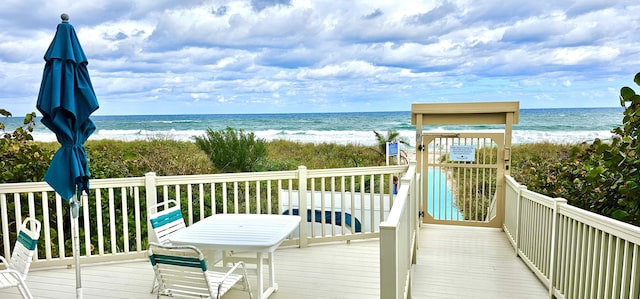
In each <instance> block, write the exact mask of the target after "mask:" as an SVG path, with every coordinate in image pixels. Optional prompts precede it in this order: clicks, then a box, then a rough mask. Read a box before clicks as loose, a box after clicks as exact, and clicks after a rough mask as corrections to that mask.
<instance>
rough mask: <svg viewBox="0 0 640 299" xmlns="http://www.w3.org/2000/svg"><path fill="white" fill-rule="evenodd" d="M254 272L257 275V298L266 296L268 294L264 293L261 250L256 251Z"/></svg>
mask: <svg viewBox="0 0 640 299" xmlns="http://www.w3.org/2000/svg"><path fill="white" fill-rule="evenodd" d="M256 259H257V261H256V272H257V273H256V274H257V276H258V292H259V293H258V298H259V299H264V298H267V297H268V296H269V295H266V296H265V294H264V291H265V290H264V279H263V277H262V252H258V253H257V254H256Z"/></svg>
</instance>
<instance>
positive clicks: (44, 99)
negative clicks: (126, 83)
mask: <svg viewBox="0 0 640 299" xmlns="http://www.w3.org/2000/svg"><path fill="white" fill-rule="evenodd" d="M68 19H69V18H68V16H67V15H64V14H63V15H62V23H60V24H58V27H57V30H56V35H55V36H54V38H53V41H52V42H51V45H50V46H49V49H48V50H47V52H46V53H45V55H44V60H45V62H46V64H45V67H44V71H43V74H42V83H41V85H40V93H39V94H38V102H37V104H36V108H38V110H39V111H40V112H41V113H42V123H43V124H44V125H45V126H47V128H49V129H50V130H51V131H53V132H54V133H55V134H56V138H57V139H58V142H60V145H61V147H60V149H59V150H58V151H57V152H56V153H55V155H54V156H53V159H52V160H51V164H50V165H49V169H48V170H47V173H46V174H45V177H44V180H45V181H46V182H47V183H48V184H49V185H50V186H51V187H52V188H53V189H54V190H55V191H56V192H57V193H58V194H60V196H61V197H62V198H64V199H65V200H70V199H71V198H72V197H73V196H74V195H75V194H76V192H79V191H83V190H84V191H86V192H87V194H88V193H89V176H90V173H89V163H88V161H87V153H86V152H85V149H84V143H85V141H87V139H88V138H89V136H90V135H91V134H92V133H93V131H95V129H96V126H95V124H94V123H93V121H92V120H91V119H89V116H90V115H91V113H93V112H94V111H96V110H97V109H98V107H99V105H98V99H97V98H96V95H95V92H94V91H93V86H92V84H91V79H90V78H89V72H88V71H87V63H88V61H87V57H86V56H85V54H84V51H83V50H82V47H81V46H80V42H79V41H78V37H77V35H76V32H75V29H74V28H73V26H71V24H69V23H68Z"/></svg>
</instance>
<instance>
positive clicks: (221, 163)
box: [195, 127, 267, 172]
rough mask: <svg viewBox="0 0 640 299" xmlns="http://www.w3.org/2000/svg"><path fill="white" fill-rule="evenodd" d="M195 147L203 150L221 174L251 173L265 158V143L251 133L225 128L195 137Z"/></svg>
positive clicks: (210, 130)
mask: <svg viewBox="0 0 640 299" xmlns="http://www.w3.org/2000/svg"><path fill="white" fill-rule="evenodd" d="M195 139H196V145H197V146H198V147H199V148H200V149H201V150H203V151H204V152H205V153H206V155H207V157H209V160H210V161H211V163H213V166H214V167H215V168H216V169H218V170H219V171H221V172H252V171H256V170H257V169H258V168H259V165H260V163H261V162H264V161H265V159H266V157H267V148H266V145H265V144H266V141H265V140H264V139H260V138H256V137H255V135H254V134H253V132H251V133H245V131H244V130H234V129H233V128H231V127H227V128H226V129H224V130H218V131H214V130H212V129H207V132H206V133H205V135H204V136H195Z"/></svg>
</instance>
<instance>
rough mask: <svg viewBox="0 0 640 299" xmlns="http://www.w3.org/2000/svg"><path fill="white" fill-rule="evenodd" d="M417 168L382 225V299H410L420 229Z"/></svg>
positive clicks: (410, 171) (403, 182) (411, 168)
mask: <svg viewBox="0 0 640 299" xmlns="http://www.w3.org/2000/svg"><path fill="white" fill-rule="evenodd" d="M417 181H418V180H417V178H416V165H415V163H411V164H410V166H409V169H408V170H407V172H406V173H405V175H404V176H403V177H402V178H401V179H400V188H399V190H398V194H397V195H396V197H395V198H394V201H395V202H394V205H393V207H392V208H391V211H389V215H388V217H387V219H386V220H385V221H384V222H382V223H380V298H384V299H391V298H394V299H400V298H409V297H410V294H411V289H410V288H411V267H412V265H413V264H415V262H416V260H415V255H416V250H417V235H418V227H419V217H418V209H417V203H418V196H417V193H416V190H417V188H416V185H417V183H416V182H417Z"/></svg>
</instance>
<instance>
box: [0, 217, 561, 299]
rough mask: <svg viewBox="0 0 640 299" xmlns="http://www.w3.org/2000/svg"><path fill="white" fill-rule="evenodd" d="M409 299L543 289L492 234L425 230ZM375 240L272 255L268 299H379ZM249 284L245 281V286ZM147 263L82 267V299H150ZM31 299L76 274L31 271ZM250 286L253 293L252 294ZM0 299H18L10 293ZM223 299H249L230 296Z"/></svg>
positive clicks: (53, 291)
mask: <svg viewBox="0 0 640 299" xmlns="http://www.w3.org/2000/svg"><path fill="white" fill-rule="evenodd" d="M420 247H421V248H420V250H419V252H418V264H417V265H416V266H415V270H414V271H415V272H414V280H413V291H412V295H413V298H549V296H548V294H547V291H546V289H545V288H544V286H543V285H542V284H541V283H540V282H539V281H538V280H537V278H536V277H535V276H534V274H533V273H532V272H531V271H529V269H528V268H527V267H526V266H525V265H524V263H522V262H521V261H520V259H519V258H518V257H516V256H515V254H514V253H513V249H512V247H511V246H510V245H509V243H508V241H507V238H506V236H505V235H504V233H503V232H501V231H499V230H496V229H483V228H469V227H446V226H424V227H423V228H422V229H421V232H420ZM379 252H380V251H379V244H378V240H377V239H376V240H365V241H353V242H351V244H346V243H344V242H342V243H335V244H324V245H323V244H315V245H312V246H310V247H307V248H304V249H300V248H280V249H278V250H277V251H276V275H277V278H276V281H277V282H278V284H279V288H280V289H279V291H278V292H277V293H274V294H273V295H272V296H271V297H270V298H272V299H291V298H336V299H339V298H354V299H355V298H357V299H360V298H364V299H367V298H376V299H378V298H379V297H380V290H379V280H380V270H379ZM254 278H255V277H254V276H251V275H250V280H253V279H254ZM152 280H153V270H152V269H151V266H150V265H149V263H148V261H146V260H141V261H135V262H126V263H113V264H101V265H85V266H83V267H82V282H83V289H84V298H87V299H89V298H136V299H138V298H139V299H145V298H156V296H155V294H154V295H152V294H149V290H150V287H151V282H152ZM27 284H28V285H29V288H30V289H31V291H32V293H33V295H34V297H35V298H75V270H74V269H49V270H40V269H38V270H33V271H31V273H30V274H29V277H28V279H27ZM255 285H256V283H255V281H252V286H255ZM0 298H3V299H13V298H21V296H20V294H19V292H18V290H17V288H12V289H4V290H0ZM224 298H226V299H234V298H248V297H247V295H246V293H245V292H241V291H236V290H233V291H231V292H230V293H228V294H227V295H225V296H224Z"/></svg>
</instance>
